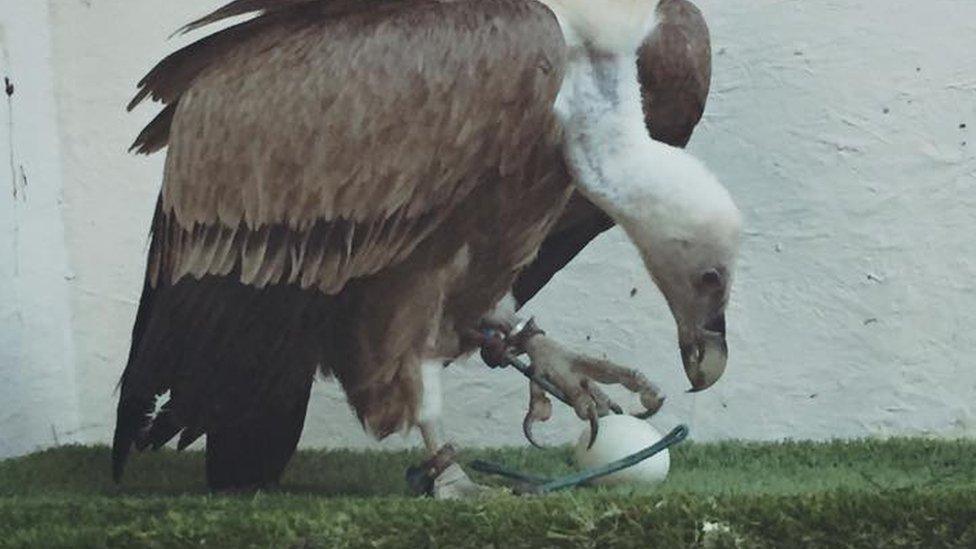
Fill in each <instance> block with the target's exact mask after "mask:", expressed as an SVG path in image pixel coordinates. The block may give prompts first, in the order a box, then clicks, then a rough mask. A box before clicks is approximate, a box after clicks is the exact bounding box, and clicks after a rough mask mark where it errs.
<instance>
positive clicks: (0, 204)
mask: <svg viewBox="0 0 976 549" xmlns="http://www.w3.org/2000/svg"><path fill="white" fill-rule="evenodd" d="M49 30H50V27H49V25H48V10H47V6H46V5H45V4H44V2H24V1H22V0H0V456H4V455H11V454H18V453H23V452H26V451H30V450H32V449H34V448H35V447H37V446H42V445H50V444H58V443H63V442H68V441H71V440H75V438H76V437H77V436H78V426H79V414H78V404H77V393H76V386H75V372H74V366H75V364H76V357H77V355H76V354H75V352H74V346H73V344H72V328H71V326H72V324H71V320H72V319H71V316H70V310H69V308H68V299H69V293H68V284H69V280H70V279H71V271H70V268H69V267H68V264H67V260H66V253H65V252H66V250H65V240H64V226H63V224H62V207H63V200H62V178H61V163H60V151H59V141H60V138H59V134H58V127H57V109H56V104H55V98H54V95H55V94H54V87H53V81H52V78H53V74H52V64H51V51H50V44H51V35H50V33H49ZM8 83H9V87H8V86H7V84H8ZM8 90H9V92H8ZM83 361H84V359H82V360H81V361H79V362H83Z"/></svg>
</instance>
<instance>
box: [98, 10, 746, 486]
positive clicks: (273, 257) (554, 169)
mask: <svg viewBox="0 0 976 549" xmlns="http://www.w3.org/2000/svg"><path fill="white" fill-rule="evenodd" d="M248 14H250V15H251V16H252V17H251V18H249V19H246V20H244V21H243V22H239V23H237V24H234V25H231V26H228V27H226V28H224V29H223V30H219V31H217V32H215V33H213V34H211V35H209V36H207V37H205V38H203V39H201V40H199V41H197V42H195V43H193V44H191V45H189V46H187V47H185V48H183V49H181V50H179V51H176V52H175V53H173V54H171V55H170V56H169V57H167V58H165V59H164V60H163V61H162V62H160V63H159V64H158V65H157V66H156V67H155V68H153V69H152V70H151V71H150V72H149V74H148V75H147V76H146V77H145V78H144V79H143V80H142V81H141V82H140V84H139V91H138V94H137V95H136V97H135V98H134V99H133V101H132V103H131V104H130V109H131V108H133V107H135V106H136V105H138V104H139V103H141V102H142V101H144V100H146V99H151V100H154V101H157V102H160V103H162V104H163V106H164V108H163V109H162V111H161V112H160V114H159V115H158V116H157V117H156V118H155V119H153V120H152V122H150V123H149V125H148V126H147V127H146V128H145V129H144V130H143V131H142V133H141V134H140V135H139V136H138V137H137V139H136V141H135V144H134V145H133V148H134V149H135V150H136V151H138V152H141V153H146V154H148V153H152V152H155V151H158V150H161V149H163V148H167V153H166V162H165V168H164V174H163V183H162V188H161V191H160V194H159V198H158V201H157V205H156V210H155V215H154V217H153V221H152V226H151V239H150V244H149V250H148V259H147V265H146V275H145V281H144V286H143V292H142V296H141V299H140V302H139V308H138V311H137V313H136V318H135V323H134V327H133V331H132V343H131V348H130V352H129V356H128V361H127V364H126V367H125V370H124V372H123V374H122V378H121V380H120V396H119V402H118V408H117V420H116V429H115V436H114V441H113V449H112V461H113V474H114V477H115V478H116V480H119V479H120V478H121V475H122V472H123V469H124V466H125V463H126V461H127V458H128V456H129V454H130V453H131V451H132V449H133V448H135V449H138V450H144V449H147V448H160V447H161V446H163V445H165V444H166V443H167V442H169V441H170V440H172V439H174V438H176V437H178V443H177V446H178V448H180V449H183V448H185V447H186V446H187V445H189V444H191V443H192V442H193V441H195V440H197V439H199V438H200V437H203V436H205V437H206V476H207V483H208V485H209V486H210V488H211V489H214V490H246V489H255V488H260V487H264V486H268V485H273V484H274V483H276V482H277V481H278V480H279V478H280V477H281V475H282V472H283V470H284V468H285V466H286V464H287V463H288V461H289V459H290V457H291V456H292V454H293V453H294V451H295V448H296V446H297V443H298V439H299V437H300V435H301V431H302V428H303V425H304V421H305V414H306V408H307V404H308V400H309V393H310V389H311V386H312V382H313V379H314V377H315V375H316V372H321V374H322V375H324V376H334V377H335V378H336V379H337V380H338V382H339V383H340V384H341V386H342V388H343V390H344V392H345V394H346V396H347V399H348V402H349V405H350V406H351V408H352V409H353V411H354V412H355V414H356V415H357V416H358V418H359V420H360V421H361V423H362V425H363V427H364V428H365V429H366V430H368V431H369V432H370V433H371V434H373V435H374V436H376V437H378V438H383V437H385V436H387V435H389V434H391V433H394V432H401V431H405V430H409V429H413V428H418V429H419V430H420V432H421V434H422V436H423V439H424V443H425V446H426V448H427V450H428V452H429V459H428V460H427V461H426V462H425V463H424V464H423V467H424V469H423V470H424V471H427V481H429V486H428V489H429V491H430V492H431V493H433V495H435V496H437V497H443V498H454V497H468V496H471V495H477V494H479V493H480V492H481V487H479V486H478V485H476V484H474V483H473V482H471V480H470V479H469V478H468V477H467V475H466V474H465V473H464V471H463V469H461V468H460V467H459V466H458V465H457V463H455V462H454V460H453V455H454V454H453V447H452V446H451V445H450V444H448V443H446V442H445V437H444V434H443V433H442V432H441V428H440V402H441V394H440V390H441V389H440V382H439V376H440V373H441V370H442V369H443V368H444V366H445V365H447V364H449V363H450V362H451V361H454V360H455V359H457V358H459V357H463V356H465V355H467V354H470V353H471V352H473V351H476V350H478V349H479V348H480V349H481V350H482V356H484V357H486V360H487V361H488V362H489V364H490V365H498V364H499V363H504V359H505V357H511V356H517V355H520V354H526V355H528V357H529V359H530V360H531V369H532V372H533V377H532V381H530V382H529V395H530V400H529V411H528V414H527V415H526V422H525V431H526V435H527V436H529V437H530V440H531V429H530V426H531V423H532V422H533V421H537V420H545V419H547V418H548V415H549V413H550V410H551V405H550V403H549V400H548V397H547V396H546V391H545V390H544V389H543V387H546V388H548V389H550V390H555V391H558V392H559V393H561V394H562V397H563V398H564V399H565V400H566V401H567V402H568V403H569V404H570V405H571V406H572V407H573V409H574V410H575V412H576V413H577V415H578V416H579V417H580V418H581V419H585V420H589V421H590V422H591V424H595V418H596V417H598V416H599V415H603V414H606V413H608V411H610V410H619V406H617V405H616V404H615V403H614V402H613V401H611V400H610V399H609V398H608V397H607V396H606V394H605V393H604V392H603V391H602V390H601V389H600V387H599V386H598V385H597V384H598V383H602V384H620V385H623V386H625V387H626V388H628V389H629V390H631V391H633V392H635V393H637V394H638V395H639V396H640V400H641V402H642V404H643V405H644V407H645V408H646V412H645V415H646V414H650V413H653V412H654V411H656V410H657V409H658V408H659V407H660V406H661V404H662V402H663V398H664V397H663V395H662V394H661V393H660V391H659V389H658V388H657V387H656V386H655V385H654V384H653V383H651V382H650V381H648V379H647V378H646V377H645V376H644V375H643V374H642V373H640V372H638V371H636V370H634V369H631V368H626V367H623V366H620V365H617V364H614V363H611V362H608V361H605V360H599V359H594V358H591V357H588V356H586V355H582V354H578V353H576V352H574V351H570V350H569V349H567V348H565V347H563V346H562V345H561V344H559V343H558V342H557V341H556V340H555V339H554V338H553V337H550V336H548V335H546V334H545V333H544V332H543V331H542V330H540V329H539V328H538V327H536V326H535V325H534V323H533V322H530V321H529V322H527V321H525V319H522V318H519V317H518V316H517V308H518V307H519V306H520V305H521V304H522V303H524V302H525V301H526V300H528V299H529V298H531V296H532V295H533V294H535V292H537V291H538V290H539V289H540V288H541V287H542V286H543V285H544V284H545V283H546V282H547V281H548V280H549V279H550V278H551V277H552V276H553V274H554V273H555V272H557V271H558V270H559V269H560V268H562V267H563V266H564V265H565V264H566V263H567V262H568V261H569V260H570V259H571V258H572V257H573V256H574V255H575V254H576V253H577V252H578V251H579V250H580V249H582V247H583V246H585V245H586V243H587V242H589V241H590V240H591V239H592V238H593V237H595V236H596V235H597V234H599V233H600V232H602V231H604V230H606V229H607V228H609V227H610V226H611V225H613V224H618V225H620V226H621V227H622V229H623V230H624V231H625V233H626V235H627V237H628V238H629V239H630V240H631V241H632V242H633V244H634V245H635V246H636V248H637V250H638V251H639V253H640V256H641V258H642V260H643V263H644V265H645V267H646V269H647V272H648V274H649V275H650V276H651V277H652V279H653V281H654V282H655V284H656V286H657V287H658V288H659V290H660V291H661V292H662V294H663V295H664V297H665V298H666V301H667V303H668V306H669V309H670V311H671V314H672V316H673V318H674V320H675V324H676V327H677V336H678V347H679V350H680V356H681V361H682V364H683V366H684V370H685V373H686V375H687V376H688V379H689V381H690V382H691V386H692V390H693V391H697V390H703V389H706V388H708V387H709V386H711V385H712V384H713V383H715V382H716V380H717V379H718V378H719V377H720V376H721V375H722V373H723V372H724V370H725V364H726V361H727V353H728V350H727V346H726V340H725V333H726V330H725V308H726V304H727V302H728V297H729V291H730V287H731V284H732V280H733V275H734V268H735V262H736V256H737V254H738V242H739V235H740V232H741V218H740V214H739V211H738V209H737V208H736V206H735V204H734V202H733V200H732V198H731V196H730V194H729V193H728V191H727V190H726V189H725V187H723V186H722V184H721V183H720V182H719V181H718V179H717V178H716V177H715V176H714V175H713V174H712V172H711V171H709V170H708V169H707V168H706V167H705V166H704V165H703V164H702V163H701V162H700V161H698V160H697V159H696V158H694V157H693V156H692V155H690V154H689V153H687V152H686V151H684V150H683V149H682V148H681V147H682V146H683V145H684V144H685V142H686V141H687V139H688V136H689V135H690V132H691V130H692V128H693V127H694V125H695V123H696V122H697V120H698V118H699V117H700V116H701V111H702V108H703V105H704V101H705V96H706V95H707V89H708V82H709V51H708V47H709V46H708V33H707V29H706V27H705V26H704V22H703V20H702V19H701V15H700V13H699V12H698V11H697V10H696V9H695V8H694V6H693V5H692V4H690V3H689V2H687V1H686V0H661V2H660V3H655V2H653V0H455V1H447V0H235V1H233V2H231V3H229V4H227V5H226V6H224V7H222V8H220V9H218V10H216V11H214V12H213V13H211V14H209V15H207V16H205V17H203V18H202V19H199V20H197V21H195V22H193V23H190V24H189V25H188V26H187V27H185V29H184V30H194V29H197V28H199V27H203V26H206V25H209V24H212V23H215V22H218V21H222V20H225V19H227V18H230V17H234V16H241V15H248ZM638 52H639V53H640V55H639V59H638ZM642 92H643V93H642ZM652 136H654V137H657V138H658V139H659V140H655V139H652ZM543 381H544V382H545V383H543ZM594 434H595V432H594Z"/></svg>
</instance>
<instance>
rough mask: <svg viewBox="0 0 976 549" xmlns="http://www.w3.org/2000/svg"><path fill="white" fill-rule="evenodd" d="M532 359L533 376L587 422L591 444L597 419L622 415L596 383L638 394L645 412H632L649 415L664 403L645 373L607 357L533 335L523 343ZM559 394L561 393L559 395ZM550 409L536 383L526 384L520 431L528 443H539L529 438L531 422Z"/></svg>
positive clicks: (546, 413)
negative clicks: (526, 400) (525, 409)
mask: <svg viewBox="0 0 976 549" xmlns="http://www.w3.org/2000/svg"><path fill="white" fill-rule="evenodd" d="M522 347H523V348H524V350H525V352H526V353H527V354H528V355H529V358H530V359H531V361H532V366H531V371H532V373H533V378H534V379H535V378H541V380H542V382H543V383H545V382H548V384H551V385H552V386H555V388H556V389H558V391H557V392H556V394H555V396H557V398H560V399H561V400H564V401H565V402H566V403H567V404H569V405H570V406H572V407H573V410H574V411H575V412H576V415H577V416H579V418H580V419H583V420H587V421H589V422H590V444H591V445H592V444H593V441H594V440H596V434H597V419H598V418H599V417H602V416H605V415H607V414H610V413H611V412H612V413H616V414H621V413H623V410H622V409H621V407H620V406H619V405H618V404H617V403H616V402H614V401H613V400H612V399H610V397H609V396H607V394H606V393H605V392H604V391H603V389H601V388H600V387H599V385H597V383H603V384H607V385H612V384H617V385H622V386H624V387H626V388H627V389H628V390H630V391H632V392H634V393H637V394H638V395H639V396H640V401H641V405H642V406H643V407H644V411H643V412H640V413H638V414H635V415H636V416H637V417H640V418H648V417H650V416H652V415H654V414H655V413H657V411H658V410H660V409H661V406H662V405H663V404H664V399H665V396H664V393H662V392H661V390H660V389H659V388H658V386H657V385H655V384H654V383H651V381H649V380H648V379H647V377H646V376H644V374H642V373H640V372H638V371H637V370H635V369H633V368H627V367H625V366H621V365H619V364H616V363H613V362H611V361H609V360H603V359H599V358H594V357H590V356H586V355H582V354H579V353H576V352H574V351H571V350H569V349H567V348H566V347H564V346H562V345H561V344H559V343H558V342H557V341H555V340H554V339H552V338H549V337H546V336H545V335H542V334H537V335H534V336H532V337H530V338H528V339H526V340H525V342H524V343H523V344H522ZM559 393H562V395H561V396H560V395H559ZM551 412H552V404H551V403H550V402H549V398H548V396H547V395H546V391H545V390H544V389H543V387H542V385H540V383H539V382H537V381H535V380H533V381H531V382H530V385H529V411H528V413H527V414H526V416H525V420H524V421H523V424H522V426H523V430H524V431H525V436H526V438H528V439H529V442H531V443H532V444H534V445H536V446H538V444H537V443H536V442H535V440H534V439H533V437H532V425H533V424H534V423H536V422H537V421H546V420H547V419H549V416H550V415H551Z"/></svg>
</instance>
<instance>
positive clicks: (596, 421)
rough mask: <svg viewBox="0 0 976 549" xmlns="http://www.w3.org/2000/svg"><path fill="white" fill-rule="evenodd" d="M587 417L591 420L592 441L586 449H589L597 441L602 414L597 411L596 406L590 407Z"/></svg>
mask: <svg viewBox="0 0 976 549" xmlns="http://www.w3.org/2000/svg"><path fill="white" fill-rule="evenodd" d="M587 419H588V420H589V421H590V443H589V444H587V445H586V449H587V450H589V449H590V448H592V447H593V443H594V442H596V434H597V431H599V430H600V416H599V415H598V414H597V413H596V408H593V407H590V408H589V410H588V413H587Z"/></svg>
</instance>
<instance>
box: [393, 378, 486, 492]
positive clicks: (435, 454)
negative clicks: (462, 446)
mask: <svg viewBox="0 0 976 549" xmlns="http://www.w3.org/2000/svg"><path fill="white" fill-rule="evenodd" d="M421 367H422V373H423V385H424V392H423V400H422V401H421V408H420V417H419V421H418V426H419V427H420V434H421V436H423V438H424V446H425V447H426V448H427V453H428V454H429V456H430V457H429V458H428V459H427V460H426V461H425V462H424V463H422V464H421V465H420V466H419V467H418V468H413V469H412V470H411V471H410V472H408V478H410V482H411V484H412V485H413V487H414V489H415V490H416V491H418V492H429V493H431V495H433V496H434V498H436V499H471V498H476V497H482V496H484V495H486V494H487V493H489V492H491V491H492V490H491V489H489V488H486V487H484V486H481V485H479V484H476V483H475V482H474V481H472V480H471V479H470V478H469V477H468V475H467V473H465V472H464V469H462V468H461V466H460V465H458V464H457V463H456V462H455V461H454V458H455V450H454V447H453V446H452V445H450V444H444V442H443V441H444V436H443V431H444V429H443V423H442V422H441V407H442V402H443V395H442V390H441V380H440V378H441V371H442V370H443V369H444V361H443V360H428V361H424V363H423V364H422V366H421Z"/></svg>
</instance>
